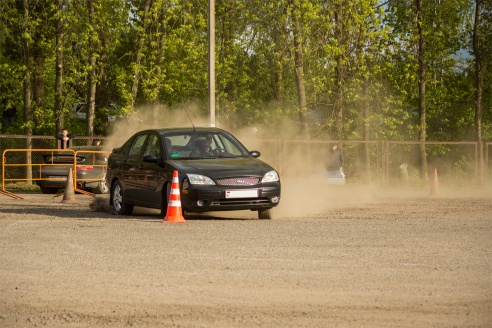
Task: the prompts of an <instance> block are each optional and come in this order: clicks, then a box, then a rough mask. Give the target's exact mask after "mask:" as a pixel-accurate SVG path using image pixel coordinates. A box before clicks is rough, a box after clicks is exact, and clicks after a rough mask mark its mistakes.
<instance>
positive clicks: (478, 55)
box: [473, 0, 490, 183]
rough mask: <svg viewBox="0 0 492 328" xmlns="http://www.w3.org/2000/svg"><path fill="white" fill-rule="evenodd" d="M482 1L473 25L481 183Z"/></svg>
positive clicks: (476, 5) (477, 8)
mask: <svg viewBox="0 0 492 328" xmlns="http://www.w3.org/2000/svg"><path fill="white" fill-rule="evenodd" d="M481 6H482V0H476V1H475V22H474V24H473V54H474V56H475V140H476V141H477V142H478V146H479V149H478V163H479V168H478V169H479V173H480V181H479V182H480V183H481V182H482V181H483V179H482V174H483V167H484V163H483V146H482V93H483V78H484V64H483V59H482V51H481V46H482V45H481V38H480V25H481V20H482V17H481ZM489 41H490V40H489Z"/></svg>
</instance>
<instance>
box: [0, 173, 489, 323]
mask: <svg viewBox="0 0 492 328" xmlns="http://www.w3.org/2000/svg"><path fill="white" fill-rule="evenodd" d="M304 188H308V187H307V186H302V185H299V184H295V183H292V185H291V188H289V187H287V188H283V198H282V203H281V205H280V206H279V208H277V209H276V211H275V214H276V218H275V219H274V220H257V219H256V214H255V213H254V212H230V213H228V212H226V213H211V214H208V215H200V216H192V217H190V218H189V219H187V221H186V223H181V224H176V223H163V220H162V219H163V218H162V216H160V214H159V213H158V212H157V211H152V210H144V209H137V210H136V213H134V215H132V216H116V215H114V214H112V213H111V210H110V209H109V208H108V206H107V198H106V197H97V198H92V197H89V196H86V195H76V200H77V201H76V203H74V204H65V203H62V202H61V200H62V197H61V196H57V197H53V196H52V195H41V194H35V193H26V194H20V196H22V197H23V199H13V198H10V197H7V196H5V195H2V194H0V216H1V219H0V247H1V249H2V252H1V253H0V327H40V326H46V327H100V326H103V327H130V326H134V327H156V326H160V327H492V257H491V253H492V251H491V246H492V194H491V192H490V191H487V190H485V191H484V190H468V191H457V190H454V191H441V192H440V194H439V195H437V196H430V195H429V193H428V192H426V191H422V190H410V191H409V190H406V191H398V190H385V191H381V190H377V189H376V188H368V187H349V186H344V187H330V188H329V187H323V186H321V187H319V188H318V189H317V190H314V191H316V196H312V193H311V192H312V191H313V189H312V188H311V189H304ZM303 189H304V190H306V191H302V190H303ZM299 190H301V191H302V192H299ZM308 194H310V195H309V196H308Z"/></svg>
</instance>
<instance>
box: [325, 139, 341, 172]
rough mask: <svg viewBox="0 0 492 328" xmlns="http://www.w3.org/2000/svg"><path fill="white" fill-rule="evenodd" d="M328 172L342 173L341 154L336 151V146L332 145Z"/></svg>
mask: <svg viewBox="0 0 492 328" xmlns="http://www.w3.org/2000/svg"><path fill="white" fill-rule="evenodd" d="M327 169H328V171H340V172H343V152H342V150H340V149H338V145H335V144H334V145H332V146H331V148H330V154H329V158H328V167H327Z"/></svg>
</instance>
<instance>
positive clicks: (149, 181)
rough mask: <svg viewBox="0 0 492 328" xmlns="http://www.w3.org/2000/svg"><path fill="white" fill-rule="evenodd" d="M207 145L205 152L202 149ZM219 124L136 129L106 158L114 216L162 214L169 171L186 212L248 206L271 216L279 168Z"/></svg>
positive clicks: (276, 198) (260, 214) (276, 197)
mask: <svg viewBox="0 0 492 328" xmlns="http://www.w3.org/2000/svg"><path fill="white" fill-rule="evenodd" d="M207 140H208V143H210V149H208V151H207V152H203V151H202V152H201V153H200V152H199V151H198V149H199V148H200V147H202V150H203V147H204V144H206V143H207ZM259 156H260V152H258V151H248V150H247V149H246V147H244V146H243V145H242V144H241V143H240V142H239V141H238V140H237V139H236V138H235V137H234V136H232V135H231V134H230V133H228V132H227V131H224V130H222V129H218V128H167V129H152V130H144V131H140V132H137V133H136V134H134V135H133V136H132V137H131V138H130V139H128V140H127V141H126V142H125V143H124V144H123V145H122V146H121V147H119V148H115V149H114V150H113V152H112V153H111V154H110V155H109V158H108V173H107V175H106V179H107V184H108V185H109V186H110V190H111V193H110V204H111V205H112V206H113V208H114V210H115V212H116V213H118V214H131V213H132V211H133V207H134V206H141V207H147V208H156V209H160V210H161V213H162V214H165V213H166V210H167V203H168V200H169V194H170V191H171V183H172V178H173V172H174V171H175V170H177V171H178V175H179V186H180V195H181V206H182V210H183V212H184V215H186V214H187V213H188V212H206V211H231V210H252V211H257V212H258V218H260V219H271V218H272V208H274V207H275V206H277V205H278V204H279V202H280V179H279V175H278V173H277V171H275V170H274V169H273V168H272V167H271V166H270V165H268V164H266V163H265V162H263V161H261V160H260V159H258V157H259Z"/></svg>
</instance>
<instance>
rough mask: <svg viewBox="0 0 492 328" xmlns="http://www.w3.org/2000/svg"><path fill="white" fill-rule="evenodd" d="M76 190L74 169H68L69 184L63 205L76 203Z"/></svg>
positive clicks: (66, 185)
mask: <svg viewBox="0 0 492 328" xmlns="http://www.w3.org/2000/svg"><path fill="white" fill-rule="evenodd" d="M76 202H77V201H76V200H75V190H74V188H73V174H72V168H69V169H68V176H67V183H66V184H65V192H64V193H63V200H62V203H76Z"/></svg>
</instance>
